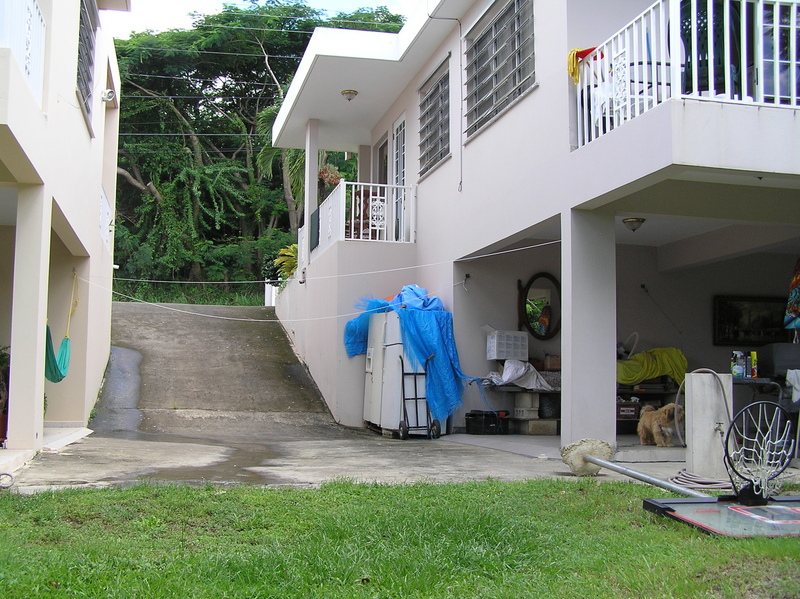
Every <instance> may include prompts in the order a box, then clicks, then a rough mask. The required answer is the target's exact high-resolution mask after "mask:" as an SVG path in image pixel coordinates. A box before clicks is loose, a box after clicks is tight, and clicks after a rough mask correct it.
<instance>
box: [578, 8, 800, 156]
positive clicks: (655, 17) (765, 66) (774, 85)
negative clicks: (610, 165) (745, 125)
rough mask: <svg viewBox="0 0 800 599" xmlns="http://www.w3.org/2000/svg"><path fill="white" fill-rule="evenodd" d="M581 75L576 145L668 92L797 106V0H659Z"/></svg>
mask: <svg viewBox="0 0 800 599" xmlns="http://www.w3.org/2000/svg"><path fill="white" fill-rule="evenodd" d="M578 77H579V79H578V83H577V94H576V97H577V115H578V145H579V146H583V145H585V144H587V143H589V142H591V141H592V140H594V139H596V138H598V137H601V136H602V135H605V134H606V133H608V132H609V131H611V130H612V129H615V128H616V127H619V126H620V125H622V124H623V123H625V122H626V121H629V120H631V119H633V118H636V117H637V116H639V115H641V114H643V113H645V112H647V111H648V110H651V109H652V108H653V107H655V106H657V105H658V104H661V103H662V102H664V101H665V100H668V99H670V98H678V97H690V98H699V99H704V100H709V101H714V102H740V103H745V102H746V103H755V104H760V105H773V106H786V107H789V108H797V107H800V0H781V1H777V0H659V1H658V2H656V3H655V4H653V5H652V6H651V7H650V8H648V9H647V10H646V11H645V12H644V13H642V14H641V15H640V16H639V17H637V18H636V19H634V20H633V21H632V22H631V23H628V25H626V26H625V27H624V28H623V29H621V30H620V31H619V32H618V33H617V34H615V35H614V36H613V37H611V39H609V40H608V41H607V42H605V43H604V44H602V45H601V46H598V47H597V48H595V49H594V50H593V51H592V52H590V53H589V54H588V55H586V56H584V57H583V58H582V59H581V60H580V61H579V62H578Z"/></svg>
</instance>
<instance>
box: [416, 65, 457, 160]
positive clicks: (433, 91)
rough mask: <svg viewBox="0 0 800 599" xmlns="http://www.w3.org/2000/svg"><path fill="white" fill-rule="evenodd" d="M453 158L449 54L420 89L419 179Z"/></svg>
mask: <svg viewBox="0 0 800 599" xmlns="http://www.w3.org/2000/svg"><path fill="white" fill-rule="evenodd" d="M449 155H450V54H448V55H447V58H446V59H445V60H444V61H443V62H442V64H440V65H439V66H438V67H437V69H436V70H435V71H434V72H433V74H432V75H431V76H430V77H428V79H427V80H426V81H425V83H423V84H422V87H420V88H419V175H420V176H422V175H424V174H425V173H427V172H428V171H430V170H431V169H433V168H434V167H435V166H436V165H438V164H439V163H440V162H442V160H444V159H445V158H446V157H447V156H449Z"/></svg>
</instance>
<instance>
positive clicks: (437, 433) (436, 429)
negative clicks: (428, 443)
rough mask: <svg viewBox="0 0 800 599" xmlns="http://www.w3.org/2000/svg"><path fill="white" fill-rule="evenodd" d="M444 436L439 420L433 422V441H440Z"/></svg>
mask: <svg viewBox="0 0 800 599" xmlns="http://www.w3.org/2000/svg"><path fill="white" fill-rule="evenodd" d="M441 436H442V425H441V424H439V421H438V420H434V421H433V422H431V439H438V438H439V437H441Z"/></svg>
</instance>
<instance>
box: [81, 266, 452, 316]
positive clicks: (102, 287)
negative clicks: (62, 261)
mask: <svg viewBox="0 0 800 599" xmlns="http://www.w3.org/2000/svg"><path fill="white" fill-rule="evenodd" d="M78 278H79V279H80V280H81V281H83V282H85V283H88V284H89V285H94V286H95V287H99V288H100V289H102V290H104V291H110V292H111V293H112V294H114V295H117V296H119V297H124V298H125V299H127V300H130V301H132V302H137V303H140V304H145V305H147V306H153V307H154V308H161V309H163V310H168V311H170V312H178V313H180V314H187V315H189V316H202V317H204V318H211V319H215V320H231V321H236V322H275V323H281V322H318V321H322V320H333V319H337V320H338V319H339V318H355V317H356V316H361V315H362V314H364V313H365V312H369V311H368V310H362V311H360V312H349V313H345V314H335V315H332V316H317V317H315V318H287V319H284V320H280V319H277V318H268V319H259V318H234V317H231V316H218V315H216V314H203V313H200V312H191V311H189V310H182V309H180V308H174V307H172V306H166V305H164V304H156V303H153V302H146V301H144V300H140V299H138V298H136V297H133V296H131V295H126V294H124V293H120V292H119V291H114V290H113V289H108V288H107V287H104V286H102V285H100V284H99V283H96V282H94V281H90V280H89V279H84V278H83V277H78ZM465 281H466V279H464V281H458V282H457V283H453V285H452V286H453V287H455V286H456V285H462V284H464V282H465ZM444 289H447V287H443V288H442V289H439V290H436V291H434V292H433V293H431V292H428V294H427V296H426V297H429V298H430V297H435V296H436V295H437V294H438V293H441V292H442V291H443V290H444ZM373 311H374V312H378V311H380V310H377V309H376V310H373Z"/></svg>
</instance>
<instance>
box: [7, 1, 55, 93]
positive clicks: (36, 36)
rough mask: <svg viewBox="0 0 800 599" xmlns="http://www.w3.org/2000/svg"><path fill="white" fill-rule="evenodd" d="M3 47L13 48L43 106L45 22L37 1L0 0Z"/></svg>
mask: <svg viewBox="0 0 800 599" xmlns="http://www.w3.org/2000/svg"><path fill="white" fill-rule="evenodd" d="M0 48H10V49H11V53H12V54H13V55H14V57H15V58H16V60H17V63H18V64H19V67H20V70H21V71H22V73H23V76H24V78H25V80H26V81H27V83H28V85H29V86H30V88H31V92H32V93H33V96H34V98H36V100H37V101H38V102H39V104H40V105H41V102H42V88H43V81H44V48H45V22H44V17H43V16H42V11H41V10H40V8H39V3H38V2H37V1H36V0H14V1H13V2H3V3H0Z"/></svg>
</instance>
